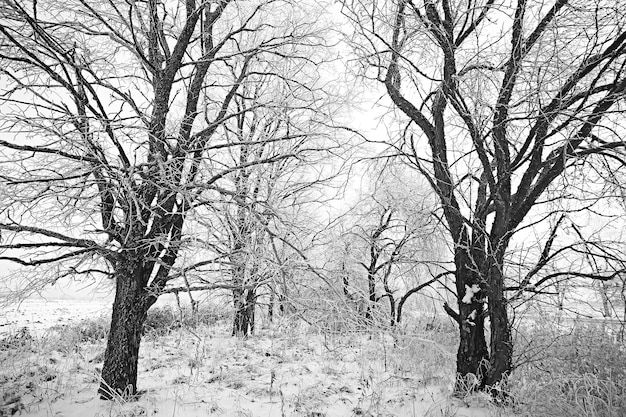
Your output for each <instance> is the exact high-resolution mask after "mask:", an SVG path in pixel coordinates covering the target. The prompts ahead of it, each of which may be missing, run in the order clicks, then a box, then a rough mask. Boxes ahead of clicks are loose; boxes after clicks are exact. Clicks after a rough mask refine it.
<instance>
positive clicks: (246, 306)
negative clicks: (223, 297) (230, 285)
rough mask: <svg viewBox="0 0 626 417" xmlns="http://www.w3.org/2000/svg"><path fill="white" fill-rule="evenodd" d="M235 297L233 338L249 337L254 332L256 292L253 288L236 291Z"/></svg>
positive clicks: (234, 292)
mask: <svg viewBox="0 0 626 417" xmlns="http://www.w3.org/2000/svg"><path fill="white" fill-rule="evenodd" d="M233 295H234V302H235V318H234V322H233V336H241V337H246V336H249V335H251V334H252V333H253V332H254V310H255V305H256V294H255V291H254V290H253V289H252V288H245V289H236V290H234V291H233Z"/></svg>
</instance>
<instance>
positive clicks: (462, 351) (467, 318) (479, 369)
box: [454, 303, 489, 392]
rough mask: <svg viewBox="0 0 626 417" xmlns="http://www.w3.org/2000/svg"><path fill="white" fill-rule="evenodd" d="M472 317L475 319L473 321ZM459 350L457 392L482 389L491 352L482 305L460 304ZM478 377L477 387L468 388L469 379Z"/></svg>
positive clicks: (455, 388) (457, 358)
mask: <svg viewBox="0 0 626 417" xmlns="http://www.w3.org/2000/svg"><path fill="white" fill-rule="evenodd" d="M474 312H475V313H474ZM472 316H475V318H473V319H472ZM459 320H460V323H459V349H458V350H457V354H456V372H457V378H456V382H455V386H454V391H455V392H462V391H465V390H467V389H468V388H482V386H483V381H484V376H485V374H486V370H487V364H488V360H489V352H488V350H487V342H486V341H485V317H484V311H483V304H482V303H472V304H465V303H459ZM470 374H472V375H474V376H476V382H477V384H478V385H477V386H475V387H468V386H467V377H468V376H469V375H470Z"/></svg>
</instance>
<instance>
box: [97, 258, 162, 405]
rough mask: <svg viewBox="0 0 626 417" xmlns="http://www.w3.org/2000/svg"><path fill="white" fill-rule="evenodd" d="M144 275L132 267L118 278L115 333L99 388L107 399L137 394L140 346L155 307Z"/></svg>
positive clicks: (108, 341) (110, 340) (114, 305)
mask: <svg viewBox="0 0 626 417" xmlns="http://www.w3.org/2000/svg"><path fill="white" fill-rule="evenodd" d="M140 272H141V271H137V270H134V268H129V269H125V270H123V271H121V272H120V273H119V274H117V276H116V290H115V301H114V302H113V313H112V316H111V330H110V332H109V338H108V340H107V347H106V351H105V353H104V365H103V367H102V375H101V378H102V379H101V382H100V387H99V389H98V394H99V395H100V398H101V399H103V400H111V399H113V398H114V396H116V395H122V396H129V395H135V394H136V393H137V364H138V361H139V344H140V342H141V335H142V332H143V324H144V322H145V320H146V317H147V312H148V309H149V308H150V305H152V304H153V302H152V301H151V298H152V297H149V295H148V294H147V293H146V291H145V289H144V287H143V284H142V279H141V275H140Z"/></svg>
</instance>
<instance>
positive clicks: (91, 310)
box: [0, 299, 111, 336]
mask: <svg viewBox="0 0 626 417" xmlns="http://www.w3.org/2000/svg"><path fill="white" fill-rule="evenodd" d="M110 312H111V301H109V300H71V299H69V300H45V299H27V300H24V301H21V302H20V303H15V304H11V305H9V306H6V307H4V308H3V309H2V311H0V336H2V335H7V334H11V333H14V332H15V331H17V330H19V329H21V328H22V327H26V328H28V329H29V331H30V332H31V333H33V334H38V335H40V334H42V333H44V332H45V331H46V330H48V329H49V328H51V327H53V326H57V325H63V324H69V323H72V322H76V321H77V320H81V319H88V318H94V317H99V316H102V315H107V316H108V315H110Z"/></svg>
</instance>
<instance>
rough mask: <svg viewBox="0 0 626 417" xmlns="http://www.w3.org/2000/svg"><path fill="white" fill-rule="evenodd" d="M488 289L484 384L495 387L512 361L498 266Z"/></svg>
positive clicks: (508, 372)
mask: <svg viewBox="0 0 626 417" xmlns="http://www.w3.org/2000/svg"><path fill="white" fill-rule="evenodd" d="M490 275H491V277H490V278H491V279H490V285H489V286H490V291H489V320H490V322H491V340H490V348H491V358H490V361H489V372H488V374H487V378H486V379H485V385H486V386H491V387H495V386H496V385H497V384H499V385H500V388H501V389H505V387H504V386H502V384H504V383H506V378H507V377H508V375H510V373H511V370H512V363H513V342H512V339H511V326H510V324H509V318H508V313H507V304H506V299H505V297H504V293H503V279H502V274H501V272H500V271H499V269H498V267H493V268H492V272H491V274H490Z"/></svg>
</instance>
